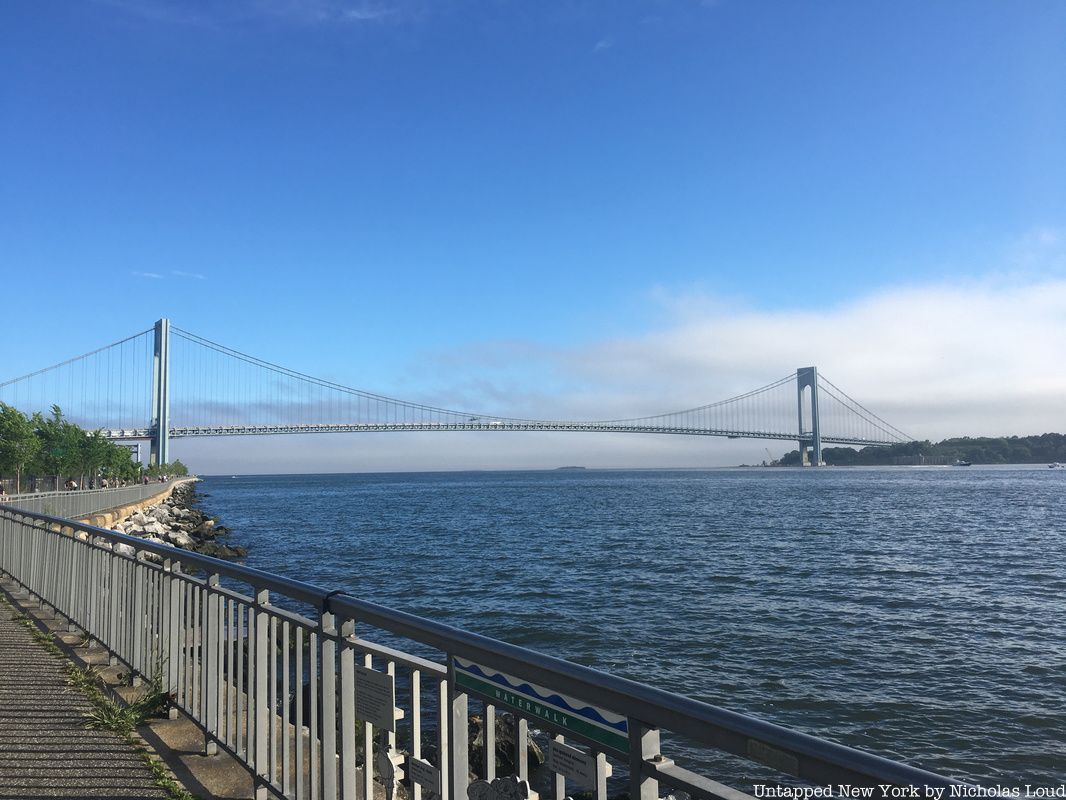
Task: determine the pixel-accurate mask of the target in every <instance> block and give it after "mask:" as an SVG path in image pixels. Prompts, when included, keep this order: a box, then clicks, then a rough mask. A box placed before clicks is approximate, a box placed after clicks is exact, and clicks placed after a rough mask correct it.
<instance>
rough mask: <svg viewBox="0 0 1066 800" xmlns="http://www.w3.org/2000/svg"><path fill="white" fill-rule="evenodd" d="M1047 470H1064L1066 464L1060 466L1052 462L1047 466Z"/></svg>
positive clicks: (1056, 462)
mask: <svg viewBox="0 0 1066 800" xmlns="http://www.w3.org/2000/svg"><path fill="white" fill-rule="evenodd" d="M1047 468H1048V469H1066V464H1060V463H1059V462H1058V461H1053V462H1052V463H1050V464H1048V465H1047Z"/></svg>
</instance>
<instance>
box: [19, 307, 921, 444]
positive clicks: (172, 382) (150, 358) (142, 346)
mask: <svg viewBox="0 0 1066 800" xmlns="http://www.w3.org/2000/svg"><path fill="white" fill-rule="evenodd" d="M0 402H5V403H7V404H8V405H12V406H15V407H16V408H18V409H20V410H22V411H25V412H32V411H38V410H41V409H44V408H49V407H51V406H52V405H53V404H56V405H59V406H60V407H61V408H62V409H63V412H64V414H65V416H66V417H67V418H68V419H70V420H71V421H73V422H76V423H78V424H79V425H81V426H82V427H83V428H86V429H89V430H101V431H103V433H104V435H105V436H107V437H108V438H110V439H114V440H149V441H150V443H151V444H150V456H149V458H150V462H151V463H168V462H169V461H170V440H171V439H176V438H180V437H190V436H244V435H278V434H293V433H355V432H368V431H567V432H590V433H654V434H675V435H682V436H723V437H728V438H733V439H772V440H779V441H794V442H797V443H798V445H799V449H800V452H801V453H802V454H803V463H804V464H810V465H819V464H821V463H822V446H823V445H824V444H841V445H850V446H855V447H866V446H877V447H883V446H888V445H891V444H896V443H900V442H907V441H910V440H911V437H909V436H907V435H906V434H905V433H903V432H902V431H900V430H899V429H898V428H896V427H894V426H892V425H890V424H889V423H887V422H885V421H884V420H883V419H881V418H880V417H878V416H877V415H876V414H874V413H873V412H871V411H869V410H868V409H866V408H865V407H863V406H862V405H860V404H859V403H858V402H856V401H855V400H853V399H852V398H850V397H849V396H848V395H847V394H845V393H844V392H843V391H842V390H841V389H839V388H838V387H837V386H835V385H834V384H832V383H831V382H830V381H829V380H828V379H826V378H825V377H824V376H823V375H820V374H819V373H818V370H817V368H815V367H801V368H799V369H797V370H796V372H795V373H794V374H789V375H786V376H785V377H783V378H780V379H778V380H776V381H773V382H772V383H768V384H766V385H765V386H761V387H759V388H758V389H754V390H752V391H750V392H747V393H745V394H741V395H737V396H735V397H730V398H728V399H726V400H721V401H719V402H716V403H709V404H707V405H702V406H697V407H694V408H688V409H684V410H681V411H672V412H667V413H664V414H656V415H652V416H642V417H632V418H627V419H613V420H585V421H580V420H544V419H529V418H519V417H503V416H498V415H491V414H480V413H471V412H469V411H459V410H455V409H447V408H440V407H437V406H432V405H427V404H424V403H416V402H411V401H407V400H399V399H396V398H393V397H387V396H385V395H380V394H375V393H373V392H367V391H364V390H361V389H354V388H351V387H348V386H344V385H341V384H338V383H335V382H333V381H329V380H325V379H322V378H316V377H313V376H311V375H307V374H305V373H302V372H297V371H296V370H292V369H288V368H285V367H281V366H278V365H277V364H273V363H270V362H268V361H263V360H262V359H259V358H255V357H254V356H250V355H247V354H245V353H241V352H238V351H236V350H233V349H231V348H228V347H225V346H224V345H221V344H218V343H216V342H213V341H211V340H209V339H205V338H203V337H200V336H197V335H196V334H193V333H190V332H188V331H185V330H183V329H181V328H178V327H176V326H172V325H171V324H170V321H169V320H167V319H161V320H159V321H158V322H156V323H155V325H154V326H153V327H151V328H149V329H148V330H144V331H141V332H139V333H135V334H134V335H132V336H130V337H127V338H126V339H123V340H121V341H118V342H114V343H112V344H110V345H107V346H105V347H101V348H99V349H97V350H93V351H92V352H89V353H86V354H84V355H81V356H77V357H76V358H72V359H69V360H67V361H63V362H61V363H59V364H55V365H53V366H51V367H46V368H44V369H40V370H37V371H36V372H32V373H29V374H28V375H22V376H20V377H18V378H12V379H11V380H8V381H4V382H2V383H0Z"/></svg>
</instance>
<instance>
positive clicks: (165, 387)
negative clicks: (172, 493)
mask: <svg viewBox="0 0 1066 800" xmlns="http://www.w3.org/2000/svg"><path fill="white" fill-rule="evenodd" d="M149 427H150V430H151V436H152V444H151V448H150V450H149V454H148V463H149V464H169V463H170V320H169V319H166V318H164V319H161V320H159V321H158V322H157V323H156V324H155V351H154V356H153V358H152V424H151V425H150V426H149Z"/></svg>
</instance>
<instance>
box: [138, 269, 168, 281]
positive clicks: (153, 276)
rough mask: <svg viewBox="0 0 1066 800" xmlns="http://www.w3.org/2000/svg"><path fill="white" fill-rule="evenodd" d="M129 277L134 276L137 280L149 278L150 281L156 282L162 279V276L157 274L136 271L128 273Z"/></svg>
mask: <svg viewBox="0 0 1066 800" xmlns="http://www.w3.org/2000/svg"><path fill="white" fill-rule="evenodd" d="M130 275H134V276H136V277H138V278H151V279H152V280H156V281H158V280H162V279H163V276H162V275H160V274H159V273H158V272H140V271H138V270H132V271H131V272H130Z"/></svg>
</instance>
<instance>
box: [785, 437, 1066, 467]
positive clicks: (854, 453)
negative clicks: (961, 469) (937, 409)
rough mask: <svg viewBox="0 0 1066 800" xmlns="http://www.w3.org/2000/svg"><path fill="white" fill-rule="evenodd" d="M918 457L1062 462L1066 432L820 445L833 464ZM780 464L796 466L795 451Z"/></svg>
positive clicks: (948, 460)
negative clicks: (859, 446) (872, 444)
mask: <svg viewBox="0 0 1066 800" xmlns="http://www.w3.org/2000/svg"><path fill="white" fill-rule="evenodd" d="M918 456H922V457H924V460H925V462H926V463H948V464H950V463H952V462H954V461H955V460H961V461H970V462H972V463H974V464H1047V463H1051V462H1055V461H1057V462H1061V463H1066V434H1061V433H1043V434H1041V435H1039V436H1004V437H1000V438H989V437H969V436H964V437H962V438H958V439H945V440H944V441H942V442H936V443H935V444H934V443H933V442H929V441H924V442H906V443H905V444H896V445H892V446H891V447H864V448H862V449H861V450H856V449H854V448H851V447H825V448H822V458H823V460H824V461H825V462H826V463H827V464H832V465H835V466H856V465H859V466H861V465H870V466H877V465H889V464H900V463H917V461H918V459H917V457H918ZM778 463H779V464H781V465H782V466H798V465H799V463H800V453H799V450H793V451H792V452H790V453H787V454H785V456H784V457H782V459H781V460H780V461H779V462H778Z"/></svg>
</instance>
